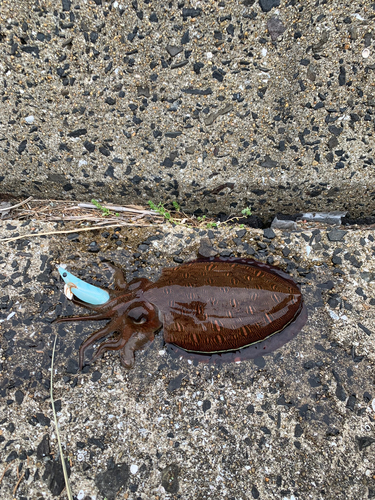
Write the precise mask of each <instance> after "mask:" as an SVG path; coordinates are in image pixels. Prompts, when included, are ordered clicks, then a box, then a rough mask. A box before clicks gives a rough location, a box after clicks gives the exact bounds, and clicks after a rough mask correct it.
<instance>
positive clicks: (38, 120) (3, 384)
mask: <svg viewBox="0 0 375 500" xmlns="http://www.w3.org/2000/svg"><path fill="white" fill-rule="evenodd" d="M374 17H375V4H374V3H373V2H370V1H369V0H366V1H357V0H354V1H350V2H349V1H347V0H345V1H342V2H337V1H336V0H334V1H327V0H305V1H299V0H242V1H232V0H224V1H211V0H207V1H205V0H202V1H198V0H191V1H190V2H188V1H186V0H185V1H184V0H181V1H180V0H171V1H170V2H166V3H163V2H151V1H150V0H134V1H131V2H130V1H129V0H126V1H123V2H121V1H120V0H117V1H110V2H109V1H106V0H87V1H86V0H85V1H83V0H61V1H60V0H59V1H58V2H51V1H48V0H46V1H45V0H38V1H35V2H26V1H24V0H14V1H12V2H11V1H8V0H4V1H2V2H1V3H0V203H1V202H2V201H3V200H6V201H9V200H10V202H11V203H12V200H13V198H14V199H15V201H14V203H16V202H17V201H18V200H22V199H25V198H27V197H29V196H33V197H34V199H35V198H37V199H42V200H67V201H69V200H74V201H77V202H83V201H86V202H88V201H91V199H92V198H95V199H96V200H98V201H101V202H103V203H104V202H107V203H116V204H121V205H131V204H133V205H139V206H147V202H148V201H149V200H151V201H153V202H154V203H155V204H156V205H158V204H159V203H163V204H164V205H165V206H166V207H167V208H170V207H171V206H172V203H173V202H174V201H177V202H178V204H179V205H180V207H181V209H182V210H183V211H184V212H185V213H186V214H195V215H196V216H199V217H201V223H200V225H199V227H198V226H197V219H196V220H195V223H194V225H195V227H190V226H189V224H190V222H191V221H190V220H189V219H188V218H187V222H185V223H184V224H180V225H173V224H170V223H165V224H157V223H155V221H154V222H153V221H152V218H150V219H149V220H148V222H147V218H145V219H143V221H141V222H140V223H141V224H143V225H142V226H140V227H138V226H136V223H134V225H133V226H127V227H121V228H119V230H117V229H118V228H116V227H111V228H104V227H103V229H101V230H95V231H93V230H90V223H88V222H86V223H85V222H81V223H73V222H70V223H65V224H54V223H53V222H48V221H44V222H43V221H42V220H41V219H40V214H37V216H35V218H34V217H33V216H28V217H26V218H25V217H24V218H22V217H19V218H17V217H16V216H14V212H12V213H11V214H10V215H5V218H4V219H0V283H1V285H2V287H1V291H0V333H1V353H0V354H1V360H0V396H1V399H0V498H1V499H3V498H4V499H11V498H16V499H17V500H41V499H45V500H49V499H52V498H61V499H64V500H65V499H66V498H67V493H66V490H64V480H63V476H62V470H61V465H60V456H59V450H58V446H57V437H56V431H55V426H54V423H53V416H52V410H51V404H50V374H51V370H50V367H51V355H52V347H53V342H54V340H55V338H56V334H57V349H56V355H55V368H54V373H53V376H54V381H53V387H54V397H55V400H56V407H57V412H58V421H59V429H60V433H61V439H62V445H63V450H64V455H65V457H66V459H67V461H68V465H69V473H70V481H71V486H72V491H73V494H74V498H76V499H77V500H94V499H96V500H104V499H105V498H106V499H107V500H114V499H116V500H119V499H129V500H162V499H182V500H190V499H198V500H204V499H209V498H213V499H214V498H215V499H217V498H219V499H225V500H240V499H249V498H250V499H261V500H269V499H275V500H276V499H277V500H279V499H282V500H296V499H299V500H305V499H313V500H315V499H317V500H318V499H319V500H331V499H335V500H336V499H338V500H341V499H343V500H344V499H345V500H347V499H349V500H352V499H353V500H354V499H355V500H357V499H358V500H362V499H367V498H375V468H374V458H375V457H374V450H375V430H374V425H375V424H374V419H375V389H374V375H373V373H374V363H375V354H374V352H375V349H374V342H375V341H374V335H375V329H374V326H373V325H374V314H375V313H374V308H375V296H374V281H375V260H374V253H375V243H374V238H375V235H374V230H373V226H371V225H370V224H372V223H373V222H375V220H374V213H375V206H374V205H375V204H374V199H375V187H374V175H373V168H374V161H373V149H374V146H373V134H374V127H375V91H374V71H375V59H374V30H373V26H374ZM56 206H57V207H58V206H60V205H58V204H57V205H56V204H55V210H56ZM249 207H250V208H251V210H252V213H253V218H252V219H251V220H250V219H249V220H242V221H239V222H238V224H237V225H236V224H234V225H229V224H227V225H226V224H219V225H218V227H213V226H212V224H208V225H207V223H205V221H204V220H203V219H202V217H203V216H204V215H206V216H207V219H210V217H216V216H218V215H220V216H221V220H223V219H224V218H225V217H226V216H229V215H241V212H242V211H243V210H244V209H247V208H249ZM335 210H340V211H342V212H347V219H346V220H345V223H349V222H350V220H353V219H357V221H358V222H360V223H361V224H362V225H358V226H355V225H353V224H352V225H351V226H345V225H343V226H334V225H329V224H324V223H317V222H316V221H315V222H311V223H301V222H298V223H297V224H296V225H293V224H292V225H290V226H289V229H288V228H286V229H283V230H280V229H273V230H271V229H270V228H269V227H267V228H266V229H262V228H263V225H262V221H263V223H267V222H270V221H271V220H272V219H273V217H274V216H275V214H278V213H279V214H284V215H286V214H296V213H304V212H314V211H318V212H332V211H335ZM4 212H5V211H3V212H1V213H2V214H3V213H4ZM6 217H8V218H6ZM279 218H281V216H280V215H279ZM294 219H295V218H294ZM334 219H335V217H334ZM240 222H244V223H245V225H244V226H243V227H242V226H241V224H240ZM246 222H249V223H250V225H255V226H257V228H258V229H257V228H252V227H249V225H246ZM326 222H327V220H326ZM328 222H330V223H332V222H337V217H336V221H335V220H333V221H332V220H330V221H328ZM351 223H352V222H351ZM364 223H366V224H367V226H366V225H365V224H364ZM83 229H85V231H83ZM58 231H70V232H66V233H57V232H58ZM37 233H51V234H47V235H40V236H37ZM18 236H22V238H19V239H16V238H17V237H18ZM8 238H11V240H8ZM199 249H200V250H201V251H202V249H203V251H204V252H205V253H207V254H210V255H221V256H224V257H225V256H226V257H228V256H235V257H242V258H243V257H251V258H255V259H257V260H259V261H262V262H267V263H269V264H274V265H278V266H280V268H282V269H283V270H284V271H286V272H287V273H288V274H290V275H291V276H292V277H293V278H294V279H295V280H296V281H297V283H298V284H299V285H300V287H301V290H302V293H303V295H304V298H305V302H306V305H307V308H308V315H309V318H308V322H307V324H306V325H305V327H304V328H303V330H302V331H301V332H300V333H299V334H298V335H297V336H296V338H294V339H293V340H292V341H291V342H289V343H287V344H285V345H284V346H283V347H281V348H280V349H278V350H277V351H275V352H273V353H271V354H268V355H265V356H259V357H258V358H256V359H254V360H249V361H243V362H241V363H239V364H233V363H232V364H224V365H207V364H200V363H199V364H198V363H197V362H195V361H192V360H188V359H179V358H176V357H173V355H172V353H171V352H170V351H169V349H168V348H167V346H165V345H164V343H163V336H162V331H161V332H160V333H159V334H158V335H157V336H156V338H155V340H154V341H153V342H152V344H151V345H150V346H149V347H147V348H146V349H145V351H143V352H139V353H137V356H136V364H135V367H134V368H133V369H132V370H130V371H126V370H125V369H124V368H123V367H122V366H121V364H120V361H119V356H118V353H116V352H113V353H110V354H107V355H105V356H104V358H103V359H99V360H96V361H95V362H93V363H91V364H90V357H91V356H92V352H93V351H92V349H91V350H89V351H88V353H87V358H86V363H87V365H86V366H85V367H84V369H83V371H82V372H80V371H79V370H78V349H79V346H80V344H81V342H82V341H83V340H84V339H85V338H86V337H87V336H88V335H89V334H90V333H91V332H92V331H94V330H95V329H96V328H98V324H97V323H94V322H93V323H86V324H83V323H72V324H60V325H57V324H54V323H52V321H53V319H55V318H56V317H58V316H65V315H73V314H80V313H81V310H78V309H79V308H77V307H75V306H73V305H72V304H71V303H70V302H69V301H68V300H67V299H66V297H65V296H64V294H63V283H62V281H61V280H60V278H59V276H58V273H57V270H56V267H55V266H56V264H60V263H65V264H67V266H68V269H69V270H70V271H72V272H73V273H74V274H77V275H79V276H80V277H82V278H83V279H85V280H88V281H92V282H94V283H95V282H96V283H99V284H100V285H107V284H108V283H110V274H109V272H108V271H107V270H106V268H105V267H104V266H103V265H102V262H103V260H106V259H107V260H110V261H112V262H114V263H116V264H118V265H119V266H120V267H121V268H122V269H124V271H125V273H126V276H127V279H128V280H129V281H130V280H131V279H132V278H134V277H147V278H148V279H151V280H157V278H158V276H160V273H161V271H162V269H163V268H165V267H170V266H175V265H178V264H180V263H183V262H187V261H189V260H193V259H195V258H196V257H197V253H198V251H199Z"/></svg>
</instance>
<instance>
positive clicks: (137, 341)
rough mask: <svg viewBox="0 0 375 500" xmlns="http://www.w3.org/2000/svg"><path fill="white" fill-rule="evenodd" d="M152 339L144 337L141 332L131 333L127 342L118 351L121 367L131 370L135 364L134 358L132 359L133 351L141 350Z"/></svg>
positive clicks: (151, 337)
mask: <svg viewBox="0 0 375 500" xmlns="http://www.w3.org/2000/svg"><path fill="white" fill-rule="evenodd" d="M153 339H154V335H146V334H145V333H143V332H135V333H133V335H132V336H131V337H130V339H129V340H128V342H127V343H126V344H125V346H124V347H123V348H122V349H121V351H120V360H121V364H122V366H124V367H125V368H127V369H130V368H132V367H133V366H134V362H135V357H134V353H135V351H138V350H139V349H142V347H143V346H144V345H145V344H147V343H149V342H150V341H152V340H153Z"/></svg>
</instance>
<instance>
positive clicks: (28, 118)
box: [25, 115, 35, 125]
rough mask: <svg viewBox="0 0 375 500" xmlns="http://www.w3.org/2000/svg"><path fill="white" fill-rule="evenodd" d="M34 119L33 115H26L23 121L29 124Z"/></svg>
mask: <svg viewBox="0 0 375 500" xmlns="http://www.w3.org/2000/svg"><path fill="white" fill-rule="evenodd" d="M34 120H35V118H34V117H33V115H30V116H26V118H25V122H26V123H28V124H29V125H31V124H32V123H34Z"/></svg>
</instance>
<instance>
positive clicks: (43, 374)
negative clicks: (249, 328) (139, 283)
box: [0, 220, 375, 500]
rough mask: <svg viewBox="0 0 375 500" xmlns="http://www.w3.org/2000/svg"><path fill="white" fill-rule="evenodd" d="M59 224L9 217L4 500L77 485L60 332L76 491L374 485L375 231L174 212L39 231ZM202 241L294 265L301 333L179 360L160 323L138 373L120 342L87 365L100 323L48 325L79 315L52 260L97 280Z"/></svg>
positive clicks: (273, 493) (332, 492)
mask: <svg viewBox="0 0 375 500" xmlns="http://www.w3.org/2000/svg"><path fill="white" fill-rule="evenodd" d="M31 229H32V231H31ZM57 229H58V230H61V226H60V225H59V226H58V228H57ZM63 229H64V230H69V227H68V226H65V228H63ZM55 230H56V227H55V226H54V225H52V224H51V223H39V222H33V223H32V225H31V224H26V225H25V223H24V222H18V221H12V220H11V221H4V222H2V225H1V234H0V236H1V241H2V259H1V262H0V278H1V280H2V284H3V287H4V288H3V290H5V292H6V295H4V292H3V296H2V298H1V307H2V309H1V331H2V334H3V339H2V344H1V347H2V358H1V359H2V365H1V366H2V376H1V379H0V380H1V396H2V400H3V403H2V405H1V413H0V422H1V431H0V432H1V433H0V441H1V447H2V452H1V457H2V458H1V460H2V463H1V469H0V470H1V473H2V472H3V471H4V470H5V468H6V466H9V467H8V469H7V471H6V472H5V474H4V477H3V478H2V481H1V483H0V496H1V498H13V497H15V498H17V499H26V498H27V499H42V498H43V499H51V498H53V496H54V495H56V496H57V497H59V498H62V499H65V498H67V496H66V493H65V491H63V492H62V490H63V487H64V485H63V478H62V475H61V468H60V466H59V462H57V460H58V457H59V452H58V448H57V442H56V433H55V429H54V425H53V417H52V410H51V405H50V394H49V390H50V365H51V352H52V345H53V341H54V339H55V335H56V334H57V336H58V340H57V350H56V359H55V369H54V398H55V400H56V403H57V410H58V420H59V429H60V433H61V439H62V443H63V449H64V453H65V456H66V458H67V460H68V462H69V465H70V481H71V485H72V490H73V493H74V495H76V497H75V498H78V499H81V500H82V499H84V498H85V499H86V500H89V499H91V500H93V499H95V498H96V499H98V500H99V499H101V500H102V499H104V498H107V499H114V498H116V499H120V498H124V499H125V498H126V499H132V500H139V499H142V500H146V499H153V500H157V499H159V500H160V499H168V498H169V499H172V498H176V499H177V498H180V499H187V500H188V499H193V498H197V499H208V498H223V499H248V498H255V499H256V498H260V499H288V500H291V499H297V498H300V499H310V498H311V499H365V498H373V497H374V496H375V470H374V458H375V455H374V453H375V447H374V443H375V435H374V419H375V394H374V376H373V373H374V372H373V366H374V361H375V355H374V334H375V332H374V327H373V324H374V316H375V312H374V308H375V305H374V304H375V298H374V293H373V286H374V280H375V266H374V259H373V254H374V251H375V245H374V236H373V230H372V229H360V228H352V229H348V230H345V228H344V227H341V228H337V227H334V226H323V225H320V227H316V226H315V227H314V226H311V227H310V228H309V227H308V225H307V224H302V225H301V226H300V227H299V228H298V230H297V231H291V232H282V231H279V230H275V231H274V232H273V234H272V232H270V231H269V229H266V230H264V231H263V230H257V229H243V228H239V227H238V226H227V227H225V225H221V226H220V227H219V228H218V229H208V230H207V229H205V228H204V226H201V227H200V228H191V227H187V226H182V225H178V226H175V227H173V226H172V225H171V224H168V225H166V224H165V225H156V226H153V227H152V226H150V227H143V228H141V227H139V228H136V227H134V228H128V229H127V228H122V229H121V231H114V230H113V229H110V230H108V231H105V230H101V231H94V232H92V231H88V232H82V233H76V234H75V235H74V234H73V236H72V235H71V233H67V234H66V235H61V234H59V235H50V236H48V237H46V236H44V237H43V236H42V237H37V236H35V233H37V232H46V231H52V232H53V231H55ZM31 232H33V233H34V235H33V236H30V233H31ZM108 233H109V234H108ZM18 235H21V236H22V235H25V238H21V239H18V240H15V241H9V242H4V239H5V238H9V237H17V236H18ZM27 235H29V236H27ZM93 243H95V249H96V250H95V253H92V252H90V251H89V249H92V248H93ZM202 245H204V247H205V249H206V250H207V249H210V250H211V252H212V254H215V253H216V254H217V255H219V254H221V255H224V256H239V257H248V256H249V254H250V255H251V256H252V257H254V258H255V259H257V260H261V261H267V262H269V263H270V262H273V263H274V264H276V265H279V266H280V267H281V268H283V269H284V270H286V271H287V272H288V273H289V274H290V275H291V276H292V277H294V279H295V280H296V281H297V282H298V283H299V285H300V286H301V290H302V292H303V295H304V298H305V301H306V304H307V308H308V314H309V318H308V322H307V324H306V326H305V327H304V328H303V330H302V332H300V333H299V334H298V335H297V336H296V337H295V338H294V339H293V340H292V341H290V342H289V343H287V344H286V345H284V346H283V347H282V348H280V349H278V350H277V351H275V352H273V353H272V354H269V355H266V356H260V357H258V358H256V359H254V360H249V361H244V362H241V363H239V364H237V363H230V364H224V365H207V364H201V363H197V362H191V361H190V360H187V359H179V358H175V357H173V356H172V355H171V354H170V353H169V352H168V350H166V348H165V347H166V346H165V345H164V344H163V340H162V332H161V333H160V334H159V335H157V336H156V338H155V340H154V341H153V343H152V344H151V345H150V346H149V347H148V348H146V350H145V351H143V352H138V353H137V355H136V364H135V367H134V369H132V370H130V371H127V370H125V369H124V368H123V367H122V366H121V364H120V361H119V357H118V354H117V353H116V352H113V353H110V354H107V355H105V357H104V358H103V359H101V360H97V361H95V362H94V363H92V364H91V365H90V361H89V360H90V356H91V355H92V349H91V350H89V352H88V356H87V359H86V362H87V363H88V364H87V366H85V367H84V370H83V372H79V371H78V347H79V345H80V343H81V342H82V340H84V339H85V337H87V336H88V334H89V333H91V332H92V331H94V329H96V328H98V323H94V322H90V323H85V324H84V323H66V324H60V325H58V324H51V322H52V320H53V319H54V318H56V316H60V315H63V316H65V315H72V314H79V313H82V310H81V309H80V308H78V307H76V306H73V305H71V303H69V301H68V300H67V299H66V298H65V296H64V294H63V283H62V281H61V279H60V278H59V276H58V273H57V270H56V267H55V265H56V264H60V263H65V264H67V266H68V269H69V270H70V271H72V272H73V273H75V274H77V275H79V276H81V278H83V279H85V280H87V281H91V282H93V283H98V284H100V285H101V286H107V284H108V282H110V273H109V272H108V270H107V269H106V268H105V267H104V266H103V265H101V261H102V260H103V259H109V260H111V261H112V262H115V263H117V264H118V265H119V266H120V267H122V268H123V269H124V271H125V273H126V276H127V280H128V281H129V280H131V279H132V278H134V277H139V276H142V277H148V278H149V279H151V280H156V279H157V277H158V275H160V272H161V269H162V268H164V267H168V266H173V265H176V259H177V260H178V262H186V261H188V260H191V259H193V258H195V257H196V255H197V252H198V250H199V248H202ZM17 484H19V485H18V487H17V491H16V493H15V494H14V495H13V496H12V492H13V490H14V488H15V487H16V485H17Z"/></svg>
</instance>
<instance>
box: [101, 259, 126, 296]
mask: <svg viewBox="0 0 375 500" xmlns="http://www.w3.org/2000/svg"><path fill="white" fill-rule="evenodd" d="M104 264H105V265H106V266H107V267H108V269H109V270H110V271H111V272H112V274H113V283H114V285H115V288H116V290H126V289H127V288H128V284H127V282H126V280H125V276H124V273H123V272H122V271H121V269H119V268H118V267H116V266H114V265H113V264H111V263H110V262H104Z"/></svg>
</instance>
